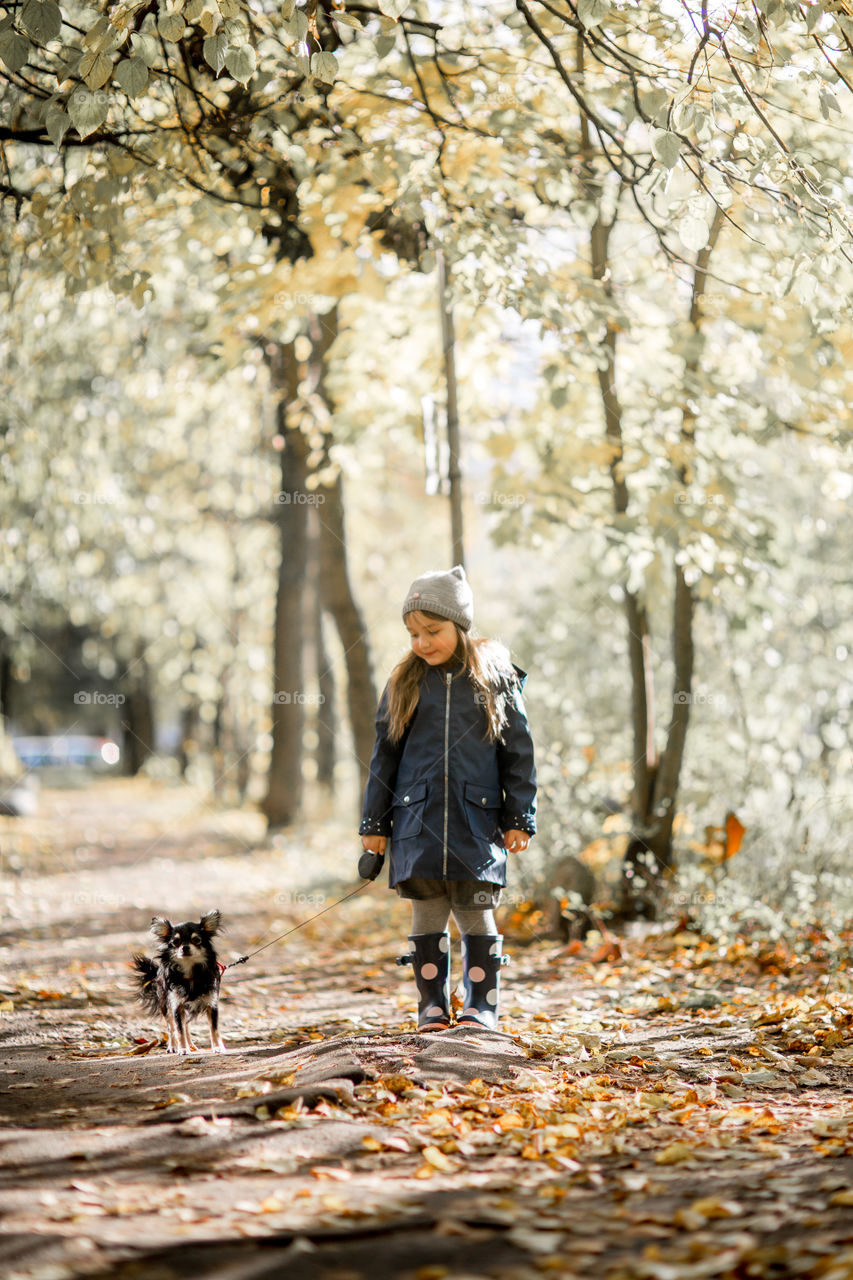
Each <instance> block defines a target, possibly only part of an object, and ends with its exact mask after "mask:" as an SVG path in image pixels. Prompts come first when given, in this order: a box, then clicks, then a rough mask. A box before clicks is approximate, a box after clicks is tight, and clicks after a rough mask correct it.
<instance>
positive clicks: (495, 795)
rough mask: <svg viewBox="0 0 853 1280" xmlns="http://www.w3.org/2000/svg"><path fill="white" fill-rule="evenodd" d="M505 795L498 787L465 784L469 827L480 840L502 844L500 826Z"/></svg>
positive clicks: (478, 783) (476, 783) (474, 783)
mask: <svg viewBox="0 0 853 1280" xmlns="http://www.w3.org/2000/svg"><path fill="white" fill-rule="evenodd" d="M502 803H503V795H502V793H501V791H500V788H498V787H484V786H483V784H482V783H481V782H466V783H465V812H466V814H467V815H468V826H469V827H470V828H471V832H472V834H473V835H475V836H477V838H478V839H479V840H488V841H490V842H491V843H492V844H501V843H502V839H501V832H500V828H499V825H498V818H499V816H500V811H501V804H502Z"/></svg>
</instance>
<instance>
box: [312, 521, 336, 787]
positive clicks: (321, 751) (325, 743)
mask: <svg viewBox="0 0 853 1280" xmlns="http://www.w3.org/2000/svg"><path fill="white" fill-rule="evenodd" d="M316 523H317V525H318V526H319V521H317V522H316ZM318 533H319V528H318ZM318 559H319V557H318V556H317V557H315V564H316V563H317V560H318ZM314 585H315V588H316V590H315V593H314V602H313V604H314V608H313V613H314V655H315V658H316V661H317V686H318V688H319V690H320V702H319V705H318V707H317V754H316V760H317V783H318V785H319V786H321V787H323V788H324V789H325V790H326V791H331V790H332V785H333V783H334V778H335V725H336V723H337V717H336V708H335V677H334V673H333V671H332V663H331V659H330V658H329V651H328V649H327V648H326V640H325V636H324V634H323V606H322V603H321V600H320V592H319V582H317V580H316V578H315V581H314Z"/></svg>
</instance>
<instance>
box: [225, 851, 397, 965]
mask: <svg viewBox="0 0 853 1280" xmlns="http://www.w3.org/2000/svg"><path fill="white" fill-rule="evenodd" d="M368 857H369V858H376V859H378V866H376V868H375V869H374V868H373V866H372V864H371V867H370V870H371V871H372V872H373V874H372V875H368V874H366V872H365V871H363V870H362V863H363V862H364V861H365V858H368ZM382 858H383V855H382V854H362V855H361V857H360V858H359V860H358V871H359V875H360V876H361V877H362V879H363V880H364V884H360V885H357V886H356V888H355V889H351V890H350V892H349V893H345V894H344V896H343V897H342V898H338V900H337V902H330V903H329V905H328V906H327V907H323V908H322V910H320V911H317V912H315V913H314V915H313V916H309V917H308V919H307V920H303V921H302V922H301V923H300V924H295V925H294V926H293V928H292V929H288V930H287V931H286V932H285V933H280V934H279V935H278V937H277V938H272V939H270V941H269V942H265V943H264V945H263V946H262V947H258V948H257V950H256V951H250V952H249V953H248V955H245V956H238V957H237V959H236V960H232V961H231V963H230V964H226V965H224V966H223V969H222V973H223V974H224V973H225V971H226V969H234V968H236V966H237V965H238V964H245V963H246V961H247V960H251V958H252V956H256V955H258V953H259V952H261V951H266V949H267V947H272V946H274V944H275V943H276V942H281V940H282V938H289V937H290V935H291V934H292V933H296V931H297V930H298V929H304V928H305V926H306V924H310V923H311V921H312V920H316V919H317V918H318V917H319V916H324V915H325V914H326V912H327V911H331V910H332V908H333V907H339V906H340V905H341V903H342V902H346V901H347V899H348V898H354V897H355V895H356V894H357V893H361V891H362V889H366V888H367V886H368V885H369V884H370V882H371V880H375V879H376V877H377V876H378V875H379V872H380V871H381V870H382Z"/></svg>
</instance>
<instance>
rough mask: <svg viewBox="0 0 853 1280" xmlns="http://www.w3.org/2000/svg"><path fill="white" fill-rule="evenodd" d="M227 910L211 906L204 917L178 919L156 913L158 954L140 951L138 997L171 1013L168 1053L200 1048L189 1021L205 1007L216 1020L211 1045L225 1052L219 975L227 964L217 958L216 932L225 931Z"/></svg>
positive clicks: (135, 959) (153, 930)
mask: <svg viewBox="0 0 853 1280" xmlns="http://www.w3.org/2000/svg"><path fill="white" fill-rule="evenodd" d="M220 926H221V916H220V914H219V912H218V911H208V912H206V914H205V915H203V916H202V918H201V919H200V920H199V921H198V923H193V922H192V921H189V920H187V921H185V922H184V923H183V924H172V922H171V920H166V919H165V918H164V917H163V916H154V918H153V920H152V921H151V928H150V930H149V932H150V933H153V934H154V936H155V938H158V939H159V946H158V947H157V953H156V955H155V956H154V958H153V959H149V958H148V956H143V955H134V956H133V961H132V963H133V968H134V970H135V973H134V979H135V981H136V983H137V986H138V990H137V992H136V996H137V999H138V1000H139V1001H140V1002H141V1003H142V1004H143V1005H144V1006H145V1008H146V1009H148V1010H149V1011H150V1012H151V1013H159V1014H162V1016H163V1017H164V1018H165V1019H166V1027H167V1029H168V1032H169V1044H168V1049H167V1052H168V1053H197V1052H198V1050H197V1049H196V1046H195V1045H194V1044H193V1042H192V1040H191V1039H190V1033H189V1025H188V1024H189V1022H190V1020H191V1019H192V1018H195V1017H197V1016H198V1014H200V1013H201V1012H202V1010H203V1011H204V1012H205V1013H206V1014H207V1019H208V1022H209V1023H210V1048H211V1050H212V1052H213V1053H223V1052H224V1050H225V1042H224V1041H223V1039H222V1037H221V1036H220V1034H219V979H220V974H221V971H222V969H223V967H224V966H222V965H220V964H219V962H218V960H217V959H216V952H215V951H214V949H213V944H212V942H211V938H212V937H213V935H214V934H215V933H218V932H219V929H220Z"/></svg>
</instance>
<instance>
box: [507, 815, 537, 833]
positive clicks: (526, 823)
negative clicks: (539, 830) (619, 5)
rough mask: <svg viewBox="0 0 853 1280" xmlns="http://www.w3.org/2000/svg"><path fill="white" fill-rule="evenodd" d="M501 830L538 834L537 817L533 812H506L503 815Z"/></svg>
mask: <svg viewBox="0 0 853 1280" xmlns="http://www.w3.org/2000/svg"><path fill="white" fill-rule="evenodd" d="M501 831H526V832H527V834H528V835H529V836H535V835H536V819H535V818H534V816H533V814H532V813H518V812H512V811H510V812H506V813H503V814H502V815H501Z"/></svg>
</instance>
